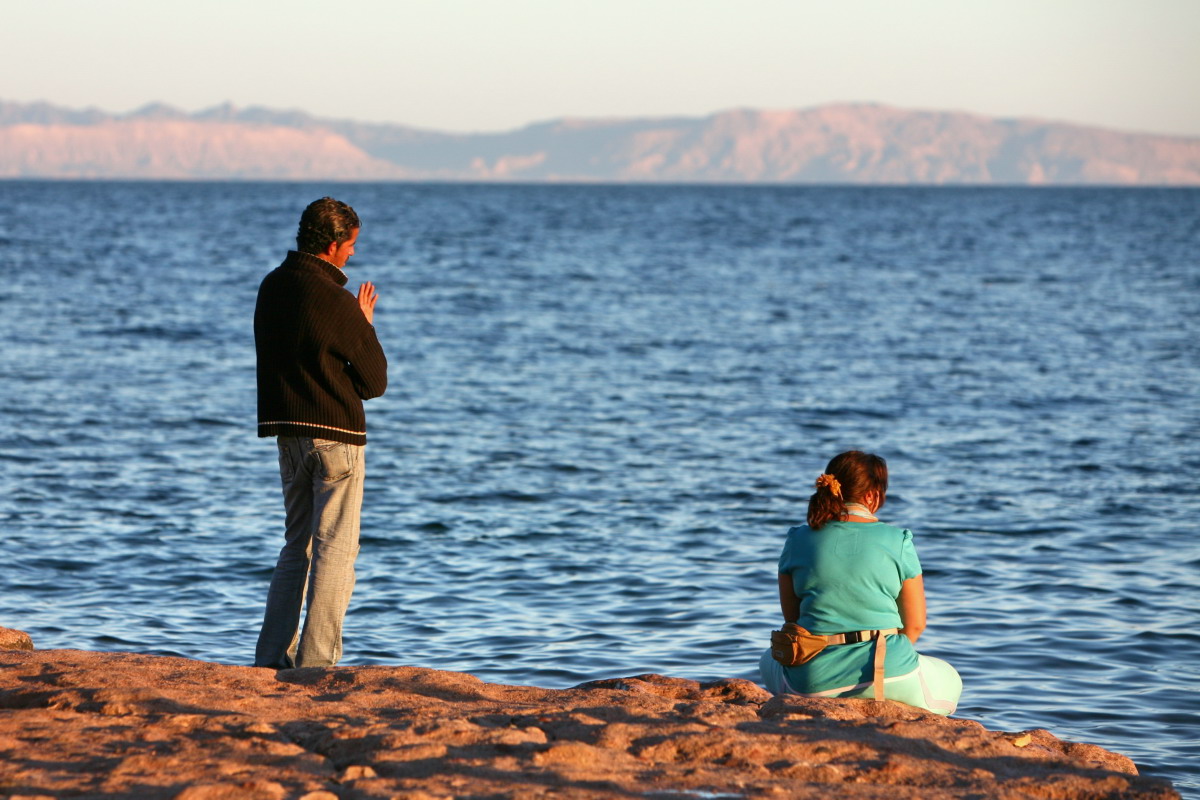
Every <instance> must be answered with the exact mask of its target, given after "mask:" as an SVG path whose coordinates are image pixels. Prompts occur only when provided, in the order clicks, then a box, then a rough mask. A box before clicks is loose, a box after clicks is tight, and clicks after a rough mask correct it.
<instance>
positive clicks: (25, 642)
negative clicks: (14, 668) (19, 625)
mask: <svg viewBox="0 0 1200 800" xmlns="http://www.w3.org/2000/svg"><path fill="white" fill-rule="evenodd" d="M32 649H33V639H30V638H29V634H28V633H26V632H25V631H15V630H13V629H12V628H0V650H32Z"/></svg>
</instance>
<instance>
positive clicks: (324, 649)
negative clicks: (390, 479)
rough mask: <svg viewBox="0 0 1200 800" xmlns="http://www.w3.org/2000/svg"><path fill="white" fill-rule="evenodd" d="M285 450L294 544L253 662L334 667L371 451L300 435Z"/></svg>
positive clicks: (283, 556) (284, 558)
mask: <svg viewBox="0 0 1200 800" xmlns="http://www.w3.org/2000/svg"><path fill="white" fill-rule="evenodd" d="M278 446H279V476H280V478H281V479H282V481H283V502H284V506H285V508H286V509H287V530H286V532H285V536H286V540H287V543H286V544H284V546H283V549H282V550H280V551H279V561H278V562H277V563H276V564H275V574H274V575H273V576H272V577H271V589H270V591H269V592H268V593H267V612H266V615H265V617H264V619H263V626H262V632H261V633H260V634H259V636H258V647H257V649H256V650H255V653H254V665H255V666H256V667H274V668H276V669H288V668H290V667H323V666H329V665H332V664H336V663H337V661H338V659H339V658H341V656H342V618H343V617H345V616H346V608H347V606H349V605H350V594H351V592H353V591H354V559H355V558H357V557H358V527H359V512H360V511H361V509H362V496H363V477H364V475H365V464H364V462H363V455H364V454H363V451H364V449H365V448H364V447H362V446H361V445H353V444H344V443H342V442H333V441H329V440H328V439H309V438H305V437H297V436H280V437H278ZM305 594H307V596H308V599H307V602H308V613H307V614H306V615H305V617H304V630H303V632H300V631H299V625H300V608H301V605H302V604H303V603H304V601H305Z"/></svg>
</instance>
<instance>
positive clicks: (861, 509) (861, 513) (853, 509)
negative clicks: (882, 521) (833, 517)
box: [846, 503, 879, 522]
mask: <svg viewBox="0 0 1200 800" xmlns="http://www.w3.org/2000/svg"><path fill="white" fill-rule="evenodd" d="M846 513H847V514H849V515H850V516H852V517H859V518H861V519H866V520H870V521H871V522H878V521H879V518H878V517H876V516H875V513H874V512H873V511H871V509H870V508H868V507H867V506H865V505H863V504H862V503H846Z"/></svg>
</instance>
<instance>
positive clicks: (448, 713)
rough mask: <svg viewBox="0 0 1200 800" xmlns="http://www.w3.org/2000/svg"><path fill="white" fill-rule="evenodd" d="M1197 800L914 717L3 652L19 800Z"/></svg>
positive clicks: (802, 705) (643, 680)
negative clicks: (1180, 799)
mask: <svg viewBox="0 0 1200 800" xmlns="http://www.w3.org/2000/svg"><path fill="white" fill-rule="evenodd" d="M37 796H42V797H54V798H60V797H68V796H71V797H73V796H83V797H88V798H97V797H128V798H141V799H144V800H153V799H154V798H177V799H178V800H224V799H225V798H231V799H232V798H238V800H242V799H243V798H244V799H245V800H284V798H303V800H350V799H351V798H397V797H398V798H414V799H415V800H430V799H431V798H536V797H543V796H544V797H571V798H655V799H656V800H679V799H680V798H826V797H839V798H879V799H880V800H882V799H883V798H887V800H903V799H904V798H1044V799H1045V800H1076V799H1078V800H1083V799H1084V798H1087V800H1101V799H1102V798H1113V799H1114V800H1116V798H1122V799H1127V798H1164V800H1165V798H1178V797H1179V795H1178V794H1177V793H1176V792H1175V791H1174V790H1173V789H1172V788H1171V786H1170V785H1169V784H1168V783H1166V782H1164V781H1160V780H1156V779H1151V778H1145V777H1139V776H1138V775H1137V770H1136V768H1135V767H1134V765H1133V763H1132V762H1130V761H1129V759H1127V758H1125V757H1124V756H1120V755H1117V754H1115V753H1110V752H1108V751H1106V750H1103V749H1101V748H1099V747H1096V746H1094V745H1087V744H1074V743H1068V742H1063V741H1060V740H1059V739H1057V738H1055V737H1054V736H1053V735H1051V734H1050V733H1048V732H1046V731H1043V730H1033V731H1021V732H1017V733H998V732H993V731H988V730H985V729H984V728H983V726H981V725H979V724H978V723H976V722H971V721H968V720H961V719H945V718H941V717H937V716H934V715H931V714H926V713H924V712H921V711H918V710H915V709H912V708H909V707H907V706H902V705H899V704H897V703H875V702H873V701H870V700H808V699H799V698H793V699H781V698H772V697H770V695H768V694H767V693H766V692H765V691H763V690H762V689H761V688H759V687H758V686H756V685H754V684H752V683H750V682H748V681H742V680H724V681H716V682H713V683H696V682H695V681H688V680H682V679H678V678H667V677H663V676H660V675H641V676H638V677H631V678H622V679H616V680H606V681H596V682H593V683H589V684H584V685H582V686H579V687H576V688H574V689H566V690H552V689H538V688H530V687H519V686H500V685H494V684H487V683H483V682H481V681H479V680H478V679H476V678H474V677H472V676H470V675H465V674H461V673H452V672H440V671H436V670H428V669H417V668H412V667H330V668H326V669H296V670H285V671H281V672H275V671H273V670H265V669H255V668H252V667H232V666H223V665H219V664H210V663H206V662H202V661H191V660H188V659H182V658H163V657H158V656H146V655H136V654H128V653H90V652H81V651H74V650H41V651H19V650H11V651H10V650H5V651H0V797H2V798H12V799H13V800H15V798H18V797H37Z"/></svg>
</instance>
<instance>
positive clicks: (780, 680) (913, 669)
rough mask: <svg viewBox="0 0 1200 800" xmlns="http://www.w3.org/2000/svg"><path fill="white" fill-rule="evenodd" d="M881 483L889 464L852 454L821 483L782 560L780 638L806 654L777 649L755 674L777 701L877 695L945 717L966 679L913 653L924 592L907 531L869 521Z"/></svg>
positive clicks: (837, 461)
mask: <svg viewBox="0 0 1200 800" xmlns="http://www.w3.org/2000/svg"><path fill="white" fill-rule="evenodd" d="M887 483H888V474H887V463H886V462H885V461H884V460H883V459H882V458H880V457H879V456H877V455H872V454H870V453H862V452H859V451H857V450H851V451H849V452H846V453H842V454H841V455H839V456H836V457H835V458H834V459H833V460H832V461H830V462H829V466H828V467H826V468H825V473H824V474H822V475H821V477H819V478H817V491H816V493H815V494H813V496H812V497H811V498H810V499H809V501H808V524H807V525H800V526H798V527H795V528H792V529H791V530H789V531H788V534H787V543H786V544H785V545H784V546H783V554H782V555H781V556H780V557H779V604H780V606H781V607H782V609H783V619H784V622H785V623H794V624H793V625H786V624H785V625H784V632H785V633H791V634H793V636H792V640H795V637H796V636H800V637H802V638H803V639H804V641H805V646H804V648H803V649H804V651H805V653H804V655H795V656H792V655H791V652H790V651H789V652H786V653H785V652H783V650H784V649H785V648H784V647H782V646H780V647H774V646H773V648H772V650H768V651H767V652H766V653H765V654H764V655H763V657H762V659H761V661H760V662H759V669H760V670H761V672H762V678H763V682H764V683H765V684H766V686H767V689H769V690H770V691H771V692H773V693H775V694H799V695H807V696H810V697H868V696H873V697H875V699H877V700H882V699H885V698H886V699H888V700H897V701H899V702H901V703H907V704H908V705H911V706H917V707H919V708H924V709H928V710H930V711H934V712H936V713H939V714H951V713H953V712H954V709H955V708H956V707H957V705H958V698H959V695H961V694H962V680H961V679H960V678H959V676H958V673H957V672H956V671H955V670H954V667H952V666H950V665H949V664H947V663H946V662H945V661H942V660H941V659H937V658H930V657H928V656H923V655H919V654H918V653H917V651H916V649H915V648H914V647H913V644H914V643H915V642H916V641H917V638H918V637H919V636H920V635H921V632H922V631H923V630H924V629H925V586H924V583H923V581H922V578H921V562H920V561H919V560H918V559H917V551H916V549H915V548H914V547H913V543H912V532H911V531H908V530H905V529H903V528H897V527H894V526H892V525H888V524H886V523H883V522H880V521H879V520H878V518H877V517H876V516H875V512H877V511H878V510H879V509H880V507H882V506H883V502H884V499H885V497H886V496H887ZM797 625H798V626H799V628H797V627H796V626H797ZM776 636H778V634H777V635H776ZM782 644H783V641H782V640H781V645H782ZM813 650H817V651H818V652H816V655H811V652H812V651H813ZM773 651H774V652H775V656H773V655H772V653H773ZM805 657H807V659H808V660H804V659H805ZM776 658H782V659H783V661H784V662H787V663H792V664H794V665H791V666H788V665H785V663H780V661H778V660H776ZM799 661H803V663H795V662H799Z"/></svg>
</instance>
